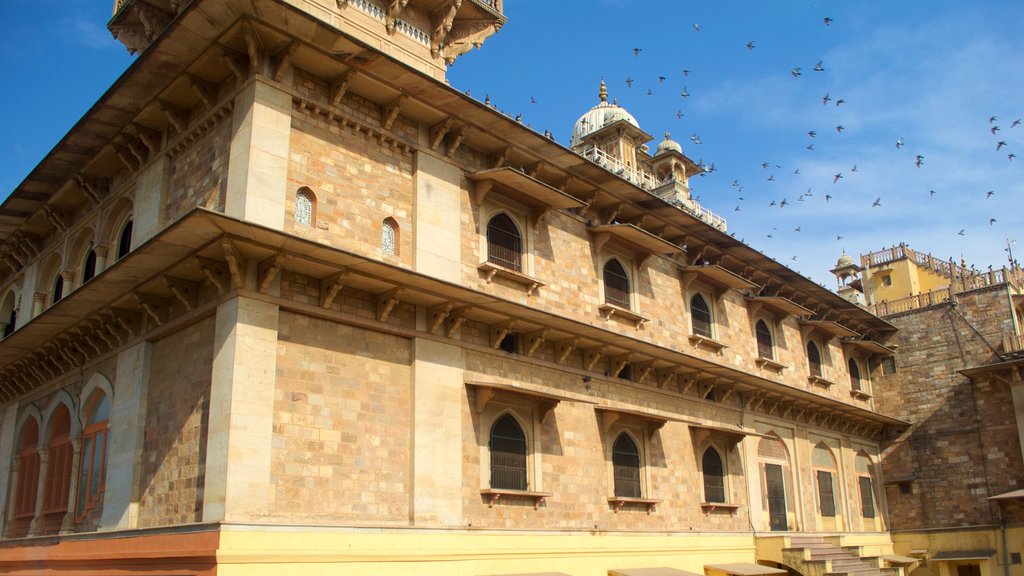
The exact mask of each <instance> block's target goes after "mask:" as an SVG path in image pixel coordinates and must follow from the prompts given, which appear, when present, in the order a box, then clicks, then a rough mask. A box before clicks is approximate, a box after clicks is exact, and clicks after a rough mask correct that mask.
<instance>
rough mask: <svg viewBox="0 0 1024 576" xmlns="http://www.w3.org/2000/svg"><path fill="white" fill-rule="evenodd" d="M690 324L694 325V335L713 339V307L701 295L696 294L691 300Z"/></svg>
mask: <svg viewBox="0 0 1024 576" xmlns="http://www.w3.org/2000/svg"><path fill="white" fill-rule="evenodd" d="M690 322H691V324H692V325H693V333H694V334H696V335H698V336H703V337H705V338H711V337H712V336H711V306H708V301H707V300H705V299H704V296H703V295H701V294H694V296H693V298H690Z"/></svg>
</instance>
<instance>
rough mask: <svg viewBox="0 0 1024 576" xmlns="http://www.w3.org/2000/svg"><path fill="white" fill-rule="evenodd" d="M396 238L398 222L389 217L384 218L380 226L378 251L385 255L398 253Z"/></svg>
mask: <svg viewBox="0 0 1024 576" xmlns="http://www.w3.org/2000/svg"><path fill="white" fill-rule="evenodd" d="M397 238H398V223H396V222H395V221H394V220H392V219H391V218H385V219H384V222H383V223H381V226H380V251H381V253H382V254H385V255H387V256H395V255H397V254H398V246H397V244H396V239H397Z"/></svg>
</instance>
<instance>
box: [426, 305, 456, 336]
mask: <svg viewBox="0 0 1024 576" xmlns="http://www.w3.org/2000/svg"><path fill="white" fill-rule="evenodd" d="M454 309H455V304H454V303H452V302H442V303H441V304H438V305H437V306H434V307H432V308H430V309H429V310H427V316H428V317H429V318H430V329H429V330H427V332H428V333H430V334H436V333H437V330H438V329H439V328H440V327H441V326H443V325H444V321H445V320H447V319H448V315H449V314H451V312H452V310H454Z"/></svg>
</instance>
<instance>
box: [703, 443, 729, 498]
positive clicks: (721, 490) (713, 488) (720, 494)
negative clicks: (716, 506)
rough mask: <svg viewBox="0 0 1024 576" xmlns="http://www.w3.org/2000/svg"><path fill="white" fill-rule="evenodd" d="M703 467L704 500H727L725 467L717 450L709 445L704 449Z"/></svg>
mask: <svg viewBox="0 0 1024 576" xmlns="http://www.w3.org/2000/svg"><path fill="white" fill-rule="evenodd" d="M701 468H702V469H703V470H704V501H705V502H725V501H726V500H725V467H724V466H723V465H722V457H721V456H719V455H718V451H717V450H715V449H714V448H710V447H709V448H708V449H707V450H705V451H704V457H703V458H701Z"/></svg>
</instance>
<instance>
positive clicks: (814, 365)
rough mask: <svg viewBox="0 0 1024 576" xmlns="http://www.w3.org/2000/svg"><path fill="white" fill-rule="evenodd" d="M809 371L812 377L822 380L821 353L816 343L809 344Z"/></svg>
mask: <svg viewBox="0 0 1024 576" xmlns="http://www.w3.org/2000/svg"><path fill="white" fill-rule="evenodd" d="M807 370H808V371H809V372H810V373H811V376H815V377H817V378H821V352H820V351H819V350H818V345H817V344H815V343H814V342H808V343H807Z"/></svg>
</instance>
